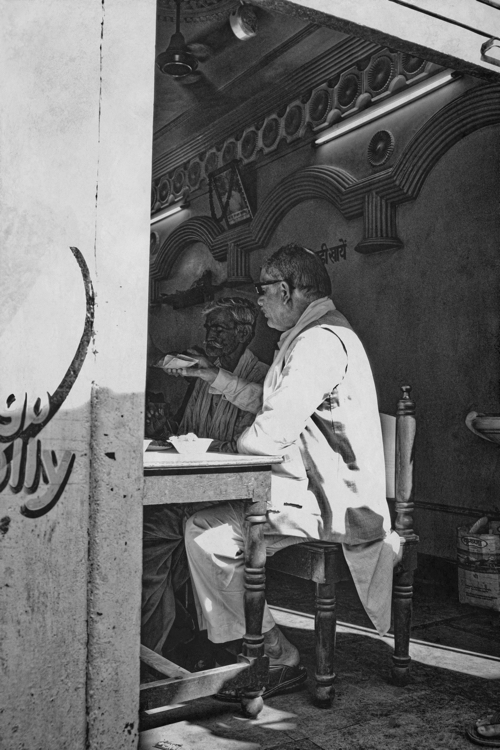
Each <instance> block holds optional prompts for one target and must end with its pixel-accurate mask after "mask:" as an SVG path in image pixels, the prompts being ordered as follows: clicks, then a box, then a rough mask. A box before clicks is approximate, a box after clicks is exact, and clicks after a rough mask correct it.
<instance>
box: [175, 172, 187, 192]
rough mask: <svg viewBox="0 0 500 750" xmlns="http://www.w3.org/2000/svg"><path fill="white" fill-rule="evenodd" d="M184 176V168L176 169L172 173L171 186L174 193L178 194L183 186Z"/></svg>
mask: <svg viewBox="0 0 500 750" xmlns="http://www.w3.org/2000/svg"><path fill="white" fill-rule="evenodd" d="M185 177H186V175H185V174H184V170H183V169H177V170H176V172H175V174H174V179H173V185H172V187H173V189H174V193H175V194H176V195H178V194H179V193H180V192H181V190H182V188H183V187H184V180H185Z"/></svg>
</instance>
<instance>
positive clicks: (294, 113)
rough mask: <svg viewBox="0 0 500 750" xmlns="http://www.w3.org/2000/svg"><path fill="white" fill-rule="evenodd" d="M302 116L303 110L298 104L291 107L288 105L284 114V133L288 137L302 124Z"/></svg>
mask: <svg viewBox="0 0 500 750" xmlns="http://www.w3.org/2000/svg"><path fill="white" fill-rule="evenodd" d="M303 117H304V110H303V109H302V107H299V105H298V104H294V105H293V107H290V109H289V110H288V112H287V113H286V115H285V125H284V127H285V134H286V135H288V136H289V137H291V136H292V135H295V134H296V133H297V132H298V130H299V128H300V126H301V125H302V119H303Z"/></svg>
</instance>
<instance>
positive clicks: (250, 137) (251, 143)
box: [241, 130, 257, 159]
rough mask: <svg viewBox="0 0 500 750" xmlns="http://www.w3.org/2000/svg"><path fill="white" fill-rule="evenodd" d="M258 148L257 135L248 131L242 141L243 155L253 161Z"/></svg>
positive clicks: (253, 131) (252, 131)
mask: <svg viewBox="0 0 500 750" xmlns="http://www.w3.org/2000/svg"><path fill="white" fill-rule="evenodd" d="M256 146H257V133H256V132H255V130H248V131H247V132H246V133H245V135H244V136H243V140H242V141H241V155H242V157H243V158H244V159H251V158H252V156H253V154H254V151H255V148H256Z"/></svg>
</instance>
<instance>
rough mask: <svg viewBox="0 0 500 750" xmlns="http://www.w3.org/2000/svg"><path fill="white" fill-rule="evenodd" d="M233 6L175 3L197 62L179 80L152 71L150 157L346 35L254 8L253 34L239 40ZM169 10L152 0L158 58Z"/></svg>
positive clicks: (196, 0)
mask: <svg viewBox="0 0 500 750" xmlns="http://www.w3.org/2000/svg"><path fill="white" fill-rule="evenodd" d="M240 5H241V3H240V2H238V0H236V2H235V0H181V26H180V30H181V33H182V34H183V35H184V37H185V39H186V42H187V44H188V45H189V46H190V48H191V49H192V51H193V52H194V53H195V54H196V55H197V56H198V58H199V65H198V70H197V71H196V73H195V74H193V75H190V76H187V77H186V78H184V79H174V78H172V77H170V76H169V75H167V74H164V73H162V72H161V71H160V70H159V69H158V66H156V68H155V114H154V146H153V158H154V159H155V158H157V157H158V155H159V154H162V153H164V152H165V151H171V150H173V149H175V148H176V146H178V145H179V144H181V143H185V142H187V141H190V140H192V139H194V138H196V136H197V134H198V133H200V132H201V131H202V130H203V129H204V128H206V127H207V125H209V124H213V123H216V122H217V121H218V120H221V119H222V118H224V117H225V116H227V115H228V113H234V112H235V111H237V109H238V108H239V107H241V106H243V105H247V104H248V102H249V101H251V100H252V99H255V100H257V99H258V98H261V97H262V95H263V94H264V93H265V92H266V91H268V90H270V89H271V88H273V87H274V88H276V85H277V83H278V84H279V81H280V79H282V78H283V79H284V77H285V76H288V77H289V76H290V74H291V73H293V72H294V71H296V70H299V69H300V68H301V67H303V66H304V65H307V64H308V63H310V61H311V60H313V59H315V58H318V57H320V56H321V55H322V54H324V53H325V52H326V51H327V50H331V49H332V47H334V46H335V45H337V44H339V43H340V42H341V41H342V40H344V39H345V38H346V35H345V34H342V33H340V32H337V31H334V30H332V29H328V28H325V27H320V26H316V25H313V24H311V23H309V22H308V21H306V20H303V19H299V18H296V17H292V16H289V15H281V14H279V15H278V14H276V13H271V12H269V11H268V10H267V9H265V8H262V7H254V12H255V16H256V20H257V32H256V34H255V36H253V37H252V38H250V39H247V40H246V41H242V40H240V39H238V38H237V37H236V36H235V34H234V33H233V31H232V29H231V25H230V21H229V17H230V14H231V11H233V10H235V9H237V8H238V7H239V6H240ZM175 12H176V5H175V0H158V5H157V32H156V55H157V56H158V55H159V54H160V53H161V52H164V51H165V49H166V48H167V46H168V44H169V40H170V37H171V36H172V34H173V33H174V31H175ZM247 109H248V108H247Z"/></svg>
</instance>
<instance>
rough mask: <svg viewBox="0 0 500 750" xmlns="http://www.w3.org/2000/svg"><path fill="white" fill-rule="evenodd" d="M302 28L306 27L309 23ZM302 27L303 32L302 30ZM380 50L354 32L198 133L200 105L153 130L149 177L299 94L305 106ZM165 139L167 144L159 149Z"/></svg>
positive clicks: (185, 161)
mask: <svg viewBox="0 0 500 750" xmlns="http://www.w3.org/2000/svg"><path fill="white" fill-rule="evenodd" d="M306 31H307V33H309V29H307V30H306ZM305 33H306V32H301V35H302V36H303V35H304V34H305ZM379 51H380V47H379V46H378V45H376V44H373V42H367V41H364V40H362V39H356V38H354V37H352V38H349V39H346V40H345V41H343V42H341V43H340V44H338V45H336V46H335V47H333V48H332V49H331V50H329V51H328V52H327V53H324V54H322V55H320V56H319V57H318V58H316V59H314V60H312V61H311V62H309V63H308V64H306V65H303V66H302V67H301V68H299V69H298V70H296V71H294V72H292V73H288V74H287V75H285V76H282V77H281V78H280V79H279V80H277V81H276V83H275V85H274V86H271V87H269V89H267V90H266V91H263V92H260V93H259V94H258V95H256V96H254V97H252V98H251V99H249V100H248V101H247V102H246V103H244V104H242V105H240V106H239V107H238V108H237V109H236V110H234V111H233V112H230V113H228V114H227V115H226V116H225V117H223V118H221V119H219V120H217V122H214V123H211V124H210V125H208V126H207V127H206V128H204V129H203V132H201V133H199V132H198V131H199V118H200V113H199V110H198V109H195V110H190V111H189V112H188V113H186V114H185V115H183V116H182V117H181V118H177V120H175V121H174V122H173V123H171V124H169V125H168V126H167V127H165V128H162V130H161V131H159V132H157V133H155V135H154V143H155V146H154V150H155V158H154V162H153V179H154V180H155V181H158V180H161V178H162V177H164V176H167V175H168V174H169V173H172V174H173V171H174V170H175V169H176V168H177V167H178V166H181V165H186V167H187V168H188V169H189V162H190V161H192V160H197V159H198V160H201V161H202V163H203V162H204V157H206V154H207V153H208V152H210V150H211V149H212V148H213V147H214V144H219V149H218V152H219V153H220V154H221V153H222V152H223V150H224V146H225V144H226V142H227V141H228V140H230V139H236V140H238V142H240V141H241V139H242V138H243V137H244V132H243V131H245V130H246V129H248V128H251V127H252V128H255V129H256V130H257V132H258V133H260V131H261V130H262V128H263V126H264V121H265V119H266V118H270V117H272V116H273V115H274V116H278V112H281V110H283V108H285V109H286V108H287V107H288V106H289V105H290V106H291V105H292V104H293V102H294V101H295V100H298V103H299V108H300V109H301V110H303V109H304V105H305V104H307V102H308V101H309V100H310V99H311V97H312V96H313V95H314V93H315V89H316V88H319V87H321V86H325V85H326V86H328V82H329V81H330V82H333V81H334V80H336V83H338V81H339V80H340V75H341V74H342V72H343V71H347V70H351V69H354V70H356V73H357V75H358V76H359V75H360V71H359V70H358V69H357V62H358V61H359V60H369V59H371V56H373V55H374V54H376V53H377V52H379ZM408 75H410V74H408ZM420 75H421V73H420V72H418V73H416V74H414V76H413V77H419V76H420ZM284 116H285V115H284V114H282V115H280V116H279V120H280V122H281V121H282V120H283V119H284ZM179 131H184V132H185V134H187V135H185V136H184V140H185V142H184V143H180V144H179V143H178V141H177V138H175V137H174V132H179ZM193 133H196V134H197V135H196V138H194V137H193ZM294 135H295V136H296V137H299V136H300V133H299V132H298V131H297V132H296V133H295V134H294ZM237 136H238V137H237ZM163 142H164V143H165V146H164V147H163V149H162V145H161V144H162V143H163ZM174 143H175V144H176V145H175V147H174V146H173V144H174ZM217 166H220V164H218V165H217Z"/></svg>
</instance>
